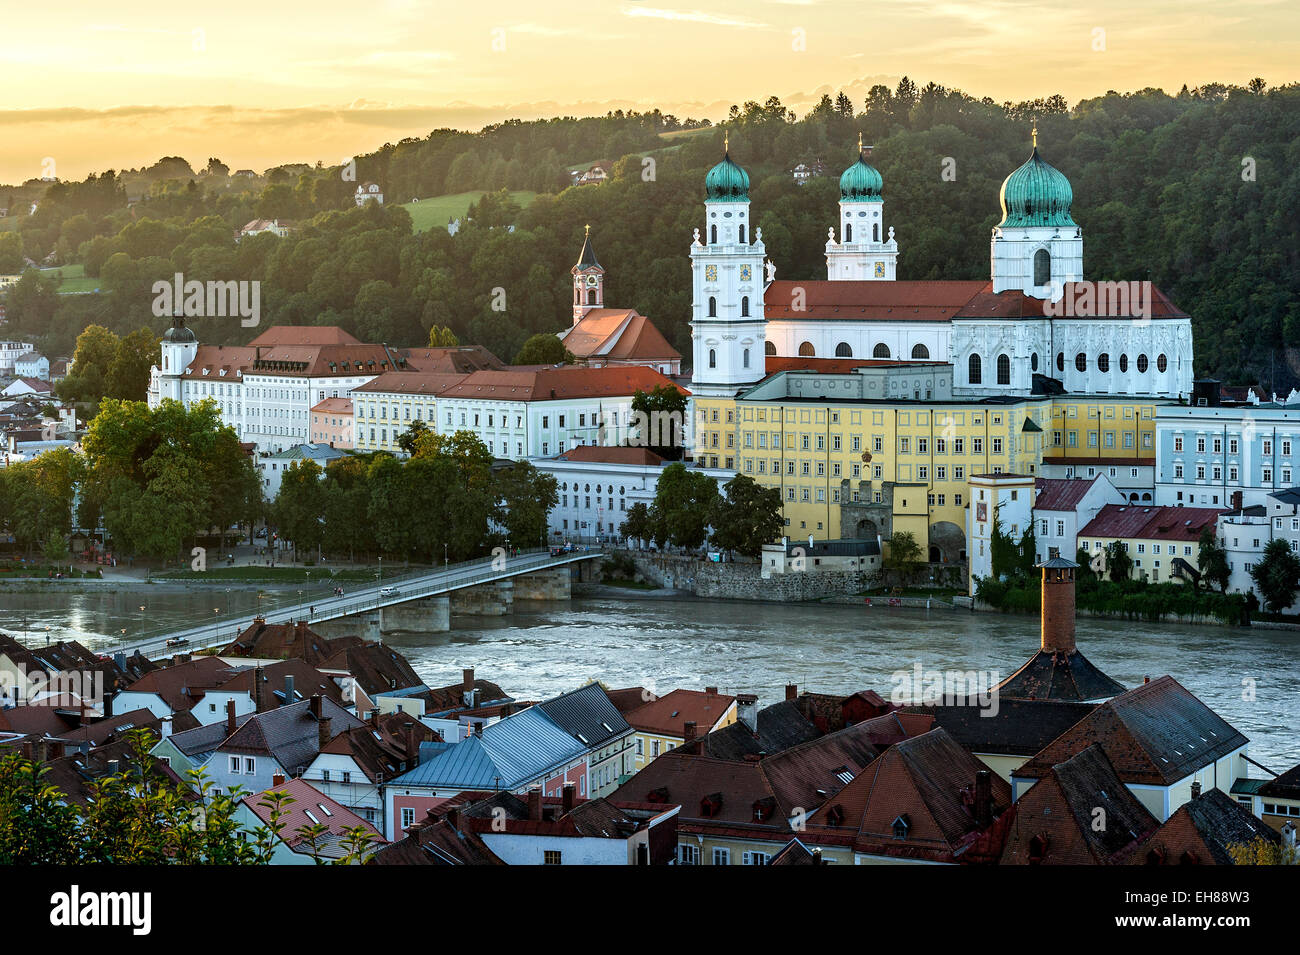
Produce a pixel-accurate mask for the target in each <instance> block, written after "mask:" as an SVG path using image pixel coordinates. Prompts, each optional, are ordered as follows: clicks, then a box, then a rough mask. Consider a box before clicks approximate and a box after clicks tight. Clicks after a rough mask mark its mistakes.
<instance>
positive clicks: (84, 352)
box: [54, 325, 148, 408]
mask: <svg viewBox="0 0 1300 955" xmlns="http://www.w3.org/2000/svg"><path fill="white" fill-rule="evenodd" d="M120 345H121V340H120V339H119V338H118V337H117V336H116V335H115V334H113V333H112V332H111V331H109V330H108V329H107V328H105V327H104V326H103V325H89V326H87V327H86V329H85V330H84V331H83V332H82V333H81V334H80V335H78V336H77V350H76V351H75V352H74V353H73V356H72V368H71V369H70V370H69V372H68V376H67V377H66V378H64V379H63V380H62V381H60V382H59V383H58V384H57V385H55V388H54V390H55V392H56V393H57V394H58V395H59V397H61V398H63V399H65V400H68V401H76V402H79V403H81V404H84V405H88V406H90V407H91V408H94V407H95V406H97V405H98V403H99V401H100V400H101V399H102V398H105V397H110V395H109V391H108V384H109V371H110V369H111V368H112V366H113V363H114V361H115V360H116V359H117V356H118V349H119V347H120ZM147 370H148V369H146V371H147ZM146 387H147V382H146Z"/></svg>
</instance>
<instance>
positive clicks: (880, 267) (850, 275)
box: [826, 135, 898, 282]
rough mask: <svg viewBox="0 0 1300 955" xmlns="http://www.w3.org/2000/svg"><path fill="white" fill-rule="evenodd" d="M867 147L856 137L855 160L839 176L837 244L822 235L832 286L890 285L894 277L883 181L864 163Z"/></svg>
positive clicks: (895, 250)
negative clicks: (838, 231) (877, 282)
mask: <svg viewBox="0 0 1300 955" xmlns="http://www.w3.org/2000/svg"><path fill="white" fill-rule="evenodd" d="M870 158H871V147H870V146H864V145H862V136H861V135H859V136H858V158H857V161H856V162H854V163H853V165H851V166H850V167H849V168H848V169H846V170H844V173H843V175H841V176H840V218H839V229H840V237H839V240H838V241H836V239H835V230H834V229H828V230H827V231H826V278H827V279H829V280H830V281H832V282H835V281H843V282H867V281H891V282H892V281H893V280H894V279H896V278H897V277H898V243H897V242H896V241H895V240H894V229H893V227H892V226H891V227H890V228H889V231H888V233H886V232H885V219H884V215H885V200H884V198H883V197H882V195H881V190H882V188H883V185H884V180H883V179H882V178H881V175H880V173H879V172H878V171H877V170H876V168H875V167H874V166H872V165H871V163H870V162H869V161H868V160H870Z"/></svg>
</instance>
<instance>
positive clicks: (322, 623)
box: [310, 610, 383, 640]
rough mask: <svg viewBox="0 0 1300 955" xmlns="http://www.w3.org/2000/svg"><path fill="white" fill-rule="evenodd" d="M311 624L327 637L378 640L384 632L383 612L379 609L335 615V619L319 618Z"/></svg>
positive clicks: (315, 629)
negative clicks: (342, 615) (347, 614)
mask: <svg viewBox="0 0 1300 955" xmlns="http://www.w3.org/2000/svg"><path fill="white" fill-rule="evenodd" d="M310 626H311V628H312V629H313V630H314V631H316V632H317V633H319V634H320V635H321V636H322V637H327V638H333V637H361V638H362V639H363V640H378V639H379V636H380V634H381V633H382V632H383V630H382V613H381V612H380V611H378V610H366V611H364V612H362V613H354V614H352V615H350V616H347V617H335V618H334V619H333V620H319V621H316V622H314V623H312V624H310Z"/></svg>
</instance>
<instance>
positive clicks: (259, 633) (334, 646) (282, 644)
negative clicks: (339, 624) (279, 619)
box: [220, 617, 363, 666]
mask: <svg viewBox="0 0 1300 955" xmlns="http://www.w3.org/2000/svg"><path fill="white" fill-rule="evenodd" d="M361 642H363V641H362V640H361V638H360V637H357V636H351V637H335V638H333V639H330V638H327V637H322V636H321V635H320V634H318V633H317V632H316V631H314V630H312V629H311V628H310V627H309V626H308V625H307V622H306V621H305V620H299V621H296V622H290V623H267V622H266V621H265V620H263V619H262V618H261V617H255V618H253V621H252V623H250V624H249V625H248V626H247V627H245V628H244V629H243V630H242V631H240V633H239V635H238V636H236V637H235V639H234V640H232V641H231V642H230V643H229V644H227V645H226V646H225V647H223V648H222V650H221V651H220V655H221V656H223V657H261V658H263V659H279V660H285V659H288V658H290V657H297V658H298V659H300V660H306V661H307V662H308V663H310V664H311V665H312V666H321V665H322V664H323V663H324V662H325V660H327V659H328V658H330V657H332V656H334V655H336V654H337V653H338V652H339V651H340V650H342V649H343V648H344V647H345V646H347V645H348V644H350V643H361Z"/></svg>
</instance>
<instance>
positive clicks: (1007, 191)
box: [998, 145, 1078, 228]
mask: <svg viewBox="0 0 1300 955" xmlns="http://www.w3.org/2000/svg"><path fill="white" fill-rule="evenodd" d="M999 199H1000V201H1001V203H1002V221H1001V222H999V223H998V225H999V226H1001V227H1006V226H1070V227H1072V228H1073V227H1076V226H1077V225H1078V223H1076V222H1075V221H1074V219H1072V218H1071V217H1070V205H1071V203H1073V202H1074V190H1073V189H1071V188H1070V180H1069V179H1066V178H1065V174H1064V173H1062V172H1061V171H1060V170H1059V169H1057V168H1056V167H1055V166H1053V165H1052V164H1051V163H1049V162H1047V161H1046V160H1045V159H1043V157H1042V156H1040V155H1038V146H1037V145H1035V146H1034V152H1033V154H1032V155H1031V156H1030V157H1029V159H1028V160H1027V161H1026V162H1025V164H1024V165H1023V166H1021V167H1020V168H1019V169H1017V170H1016V171H1015V172H1013V173H1012V174H1011V175H1009V176H1007V178H1006V179H1005V180H1003V182H1002V191H1001V192H1000V193H999Z"/></svg>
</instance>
